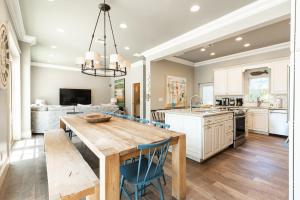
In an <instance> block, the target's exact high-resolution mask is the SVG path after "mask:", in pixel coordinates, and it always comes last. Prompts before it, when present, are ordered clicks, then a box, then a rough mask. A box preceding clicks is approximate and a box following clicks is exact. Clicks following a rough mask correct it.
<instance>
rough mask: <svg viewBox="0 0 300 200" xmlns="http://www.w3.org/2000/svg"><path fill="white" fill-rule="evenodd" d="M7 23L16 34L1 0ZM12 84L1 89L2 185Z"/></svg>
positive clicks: (3, 19) (2, 20)
mask: <svg viewBox="0 0 300 200" xmlns="http://www.w3.org/2000/svg"><path fill="white" fill-rule="evenodd" d="M2 23H5V24H6V25H7V28H8V32H9V34H11V35H15V33H13V32H12V30H11V29H9V27H12V23H11V19H10V17H9V13H8V9H7V6H6V4H5V1H4V0H0V24H2ZM9 90H10V84H8V88H7V89H6V90H2V89H0V186H1V183H2V181H3V178H4V176H5V172H6V170H5V169H7V166H8V165H7V161H8V159H7V158H8V155H9V131H10V120H9V119H10V108H9V104H10V92H9Z"/></svg>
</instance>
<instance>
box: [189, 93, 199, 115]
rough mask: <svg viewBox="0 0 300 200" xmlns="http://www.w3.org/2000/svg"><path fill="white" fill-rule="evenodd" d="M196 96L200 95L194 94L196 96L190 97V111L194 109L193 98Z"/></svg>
mask: <svg viewBox="0 0 300 200" xmlns="http://www.w3.org/2000/svg"><path fill="white" fill-rule="evenodd" d="M194 97H199V96H198V95H194V96H192V97H191V99H190V112H192V110H193V105H192V104H193V99H194Z"/></svg>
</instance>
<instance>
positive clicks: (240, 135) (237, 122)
mask: <svg viewBox="0 0 300 200" xmlns="http://www.w3.org/2000/svg"><path fill="white" fill-rule="evenodd" d="M229 110H231V111H233V113H234V114H233V117H234V120H233V147H234V148H237V147H238V146H240V145H242V144H244V143H245V141H246V123H245V121H246V120H245V119H246V111H244V110H242V109H237V108H230V109H229Z"/></svg>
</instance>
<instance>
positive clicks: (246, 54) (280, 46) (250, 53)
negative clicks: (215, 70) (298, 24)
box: [194, 42, 290, 67]
mask: <svg viewBox="0 0 300 200" xmlns="http://www.w3.org/2000/svg"><path fill="white" fill-rule="evenodd" d="M284 49H286V50H289V49H290V42H284V43H280V44H275V45H272V46H267V47H263V48H259V49H253V50H250V51H245V52H241V53H236V54H232V55H229V56H223V57H219V58H215V59H211V60H207V61H202V62H197V63H195V65H194V66H195V67H201V66H204V65H210V64H216V63H220V62H224V61H229V60H235V59H239V58H245V57H249V56H255V55H259V54H263V53H270V52H273V51H279V50H284Z"/></svg>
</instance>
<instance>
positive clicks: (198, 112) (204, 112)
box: [164, 108, 233, 117]
mask: <svg viewBox="0 0 300 200" xmlns="http://www.w3.org/2000/svg"><path fill="white" fill-rule="evenodd" d="M164 112H165V113H172V114H179V115H190V116H195V117H209V116H214V115H222V114H226V113H233V112H232V111H220V110H217V109H197V108H194V109H193V111H192V112H191V111H190V110H189V109H176V110H165V111H164Z"/></svg>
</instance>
